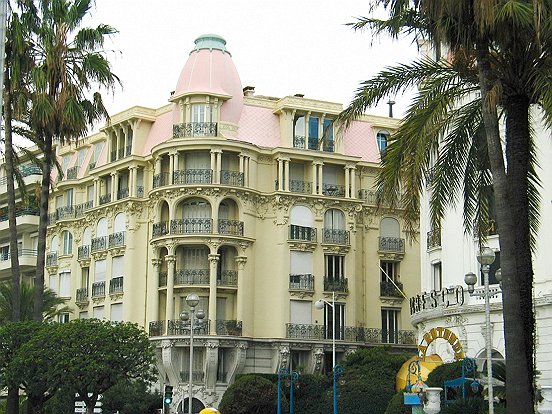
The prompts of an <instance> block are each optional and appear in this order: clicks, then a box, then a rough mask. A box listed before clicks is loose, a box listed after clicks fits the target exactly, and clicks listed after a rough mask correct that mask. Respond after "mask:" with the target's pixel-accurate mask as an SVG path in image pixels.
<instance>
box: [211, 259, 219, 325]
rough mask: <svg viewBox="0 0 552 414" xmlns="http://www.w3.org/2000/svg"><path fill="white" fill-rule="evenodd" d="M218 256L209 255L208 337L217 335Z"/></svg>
mask: <svg viewBox="0 0 552 414" xmlns="http://www.w3.org/2000/svg"><path fill="white" fill-rule="evenodd" d="M219 260H220V255H219V254H210V255H209V335H216V334H217V267H218V262H219Z"/></svg>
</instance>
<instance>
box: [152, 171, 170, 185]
mask: <svg viewBox="0 0 552 414" xmlns="http://www.w3.org/2000/svg"><path fill="white" fill-rule="evenodd" d="M169 184H170V183H169V173H167V172H162V173H159V174H155V175H154V176H153V188H158V187H163V186H165V185H169Z"/></svg>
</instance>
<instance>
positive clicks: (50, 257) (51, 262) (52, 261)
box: [46, 252, 58, 266]
mask: <svg viewBox="0 0 552 414" xmlns="http://www.w3.org/2000/svg"><path fill="white" fill-rule="evenodd" d="M57 264H58V255H57V252H52V253H47V254H46V266H57Z"/></svg>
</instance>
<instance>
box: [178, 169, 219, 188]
mask: <svg viewBox="0 0 552 414" xmlns="http://www.w3.org/2000/svg"><path fill="white" fill-rule="evenodd" d="M212 182H213V170H210V169H202V168H190V169H187V170H177V171H175V172H173V183H174V184H178V185H183V184H211V183H212Z"/></svg>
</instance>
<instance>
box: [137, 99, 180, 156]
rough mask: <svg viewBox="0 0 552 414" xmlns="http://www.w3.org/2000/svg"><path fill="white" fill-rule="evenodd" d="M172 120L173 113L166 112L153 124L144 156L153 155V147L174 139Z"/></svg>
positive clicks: (143, 149) (144, 147)
mask: <svg viewBox="0 0 552 414" xmlns="http://www.w3.org/2000/svg"><path fill="white" fill-rule="evenodd" d="M175 106H176V105H175ZM172 118H173V112H165V113H164V114H161V115H159V116H158V117H157V118H156V119H155V122H154V123H153V125H152V126H151V129H150V131H149V134H148V138H147V139H146V143H145V144H144V146H143V148H142V152H141V154H142V155H149V154H151V150H152V148H153V147H155V146H156V145H159V144H161V143H162V142H165V141H166V140H168V139H169V138H171V137H172V125H173V119H172Z"/></svg>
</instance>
